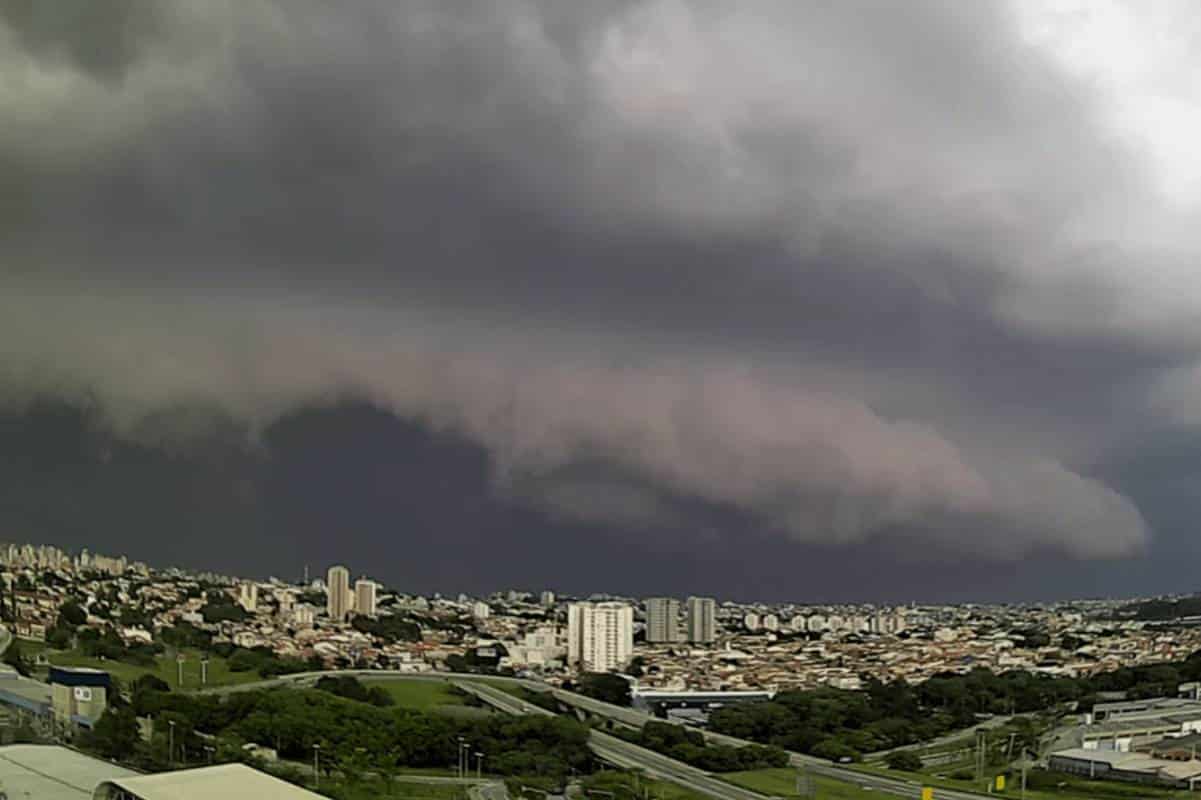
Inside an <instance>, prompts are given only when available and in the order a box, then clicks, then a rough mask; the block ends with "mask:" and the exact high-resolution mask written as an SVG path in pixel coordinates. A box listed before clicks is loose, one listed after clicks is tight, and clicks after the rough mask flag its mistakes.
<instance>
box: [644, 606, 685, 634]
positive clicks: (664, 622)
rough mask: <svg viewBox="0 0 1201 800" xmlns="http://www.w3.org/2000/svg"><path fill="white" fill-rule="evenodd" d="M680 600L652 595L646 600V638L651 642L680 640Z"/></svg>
mask: <svg viewBox="0 0 1201 800" xmlns="http://www.w3.org/2000/svg"><path fill="white" fill-rule="evenodd" d="M679 620H680V601H679V600H676V599H675V598H674V597H652V598H649V599H648V600H647V601H646V640H647V641H648V642H651V643H653V644H670V643H672V642H678V641H680V623H679Z"/></svg>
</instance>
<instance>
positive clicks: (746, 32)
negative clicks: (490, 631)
mask: <svg viewBox="0 0 1201 800" xmlns="http://www.w3.org/2000/svg"><path fill="white" fill-rule="evenodd" d="M29 8H30V7H29V6H28V4H21V3H15V4H14V3H7V4H5V5H3V6H0V22H2V23H3V24H0V54H3V55H0V69H4V70H5V72H6V74H11V75H15V76H17V78H16V80H14V81H13V82H11V83H10V84H8V85H7V88H0V111H2V112H4V115H5V118H6V119H11V120H12V121H13V122H12V124H11V125H6V126H5V130H4V131H0V210H9V211H12V212H13V213H9V214H3V215H0V233H2V234H3V237H0V241H3V244H0V258H2V259H3V261H2V262H0V263H2V264H3V266H0V280H2V281H4V284H5V286H6V288H7V291H6V292H5V293H4V296H3V298H0V311H2V312H3V314H2V315H0V334H3V335H2V336H0V370H2V372H0V375H2V376H3V379H4V385H5V386H6V387H7V391H6V392H5V393H4V394H5V395H6V396H7V399H8V400H9V401H10V402H12V403H17V404H20V403H22V402H25V401H26V400H27V399H28V398H29V397H30V396H32V395H33V394H34V393H36V392H39V391H55V392H60V393H72V392H75V393H80V392H93V393H95V394H96V395H97V396H99V397H100V398H101V399H102V401H103V403H104V407H105V409H106V411H107V413H108V414H109V416H110V418H111V422H112V424H113V425H114V426H115V427H116V428H118V429H120V430H122V431H125V432H126V433H128V434H130V435H133V434H134V433H135V432H136V431H138V430H139V429H140V428H139V426H140V425H141V424H142V421H143V420H144V419H145V418H146V416H147V415H151V414H155V413H158V412H160V410H161V409H162V408H164V407H166V408H173V407H179V406H188V405H189V404H195V403H197V402H203V403H208V404H212V405H213V406H215V407H220V408H223V409H226V410H227V411H229V412H230V413H232V414H234V415H236V417H237V418H239V419H241V420H244V421H246V422H247V423H248V424H249V425H250V426H251V427H252V428H253V427H255V426H259V427H261V426H262V425H265V424H266V423H267V422H268V421H269V420H271V419H274V418H275V417H277V416H278V415H279V414H281V413H283V412H284V411H286V410H287V409H289V408H293V407H295V406H296V405H297V404H301V403H314V402H315V403H321V402H327V401H329V400H330V399H332V398H334V397H337V396H338V395H339V394H340V393H343V392H355V393H359V394H362V395H365V396H367V397H369V398H370V399H372V400H373V401H374V402H376V403H378V404H379V405H381V406H383V407H386V408H389V409H391V410H393V411H395V412H396V413H397V414H400V415H403V416H405V417H406V418H412V419H419V420H424V421H427V422H429V423H430V424H432V425H434V426H438V427H445V428H451V429H454V430H456V431H459V432H462V433H466V434H468V435H470V436H471V437H473V438H474V439H475V440H476V441H479V442H481V443H483V444H485V445H486V446H487V447H488V448H489V450H490V452H491V453H492V454H493V457H494V462H495V465H496V470H497V473H496V480H497V483H498V489H499V490H501V491H509V492H513V493H515V494H518V495H521V496H523V497H527V498H528V499H530V500H531V501H533V502H539V501H540V500H541V502H544V503H545V504H547V505H548V506H549V507H552V508H555V509H557V510H560V511H565V510H566V511H571V510H573V509H574V510H575V512H579V513H583V514H584V515H585V516H588V517H589V518H595V517H597V516H598V515H599V516H602V517H605V516H607V517H608V518H610V519H616V520H617V522H618V523H631V522H632V521H634V520H637V519H643V518H645V517H647V516H648V515H649V516H655V515H660V514H672V513H676V512H675V511H673V510H672V508H673V506H672V504H671V503H670V502H669V501H665V500H664V497H670V496H682V497H695V498H699V499H701V500H703V501H705V502H709V503H714V504H717V505H720V506H725V507H730V508H734V509H738V510H739V511H743V512H746V513H748V514H750V515H751V516H752V517H753V518H754V519H756V520H758V521H759V522H760V524H761V525H762V526H764V527H765V528H768V529H772V530H778V531H781V532H783V533H784V534H785V535H788V536H791V537H794V538H797V539H800V540H802V541H821V542H824V541H839V542H856V541H862V540H864V539H865V538H870V537H874V536H890V535H891V536H897V537H902V538H906V539H913V538H917V539H923V538H925V539H930V540H932V541H934V542H935V543H936V544H937V545H938V546H939V547H941V548H946V549H950V550H957V551H967V552H973V553H985V554H987V555H989V556H990V557H1000V558H1013V557H1018V556H1020V555H1022V554H1024V553H1027V552H1029V551H1030V550H1032V549H1034V548H1038V547H1044V546H1045V547H1050V548H1053V549H1059V550H1063V551H1065V552H1067V553H1069V554H1071V555H1073V556H1081V557H1089V556H1103V557H1109V556H1118V555H1123V554H1126V553H1131V552H1135V551H1138V550H1139V549H1140V548H1141V547H1143V546H1144V545H1145V544H1146V542H1147V540H1148V531H1147V528H1146V525H1145V523H1144V522H1143V520H1142V518H1141V516H1140V514H1139V511H1138V510H1137V509H1135V507H1134V506H1133V504H1131V503H1130V502H1129V501H1128V500H1126V499H1125V498H1123V497H1122V496H1121V495H1120V494H1117V493H1115V492H1114V491H1113V490H1112V489H1110V488H1108V487H1106V486H1105V485H1103V484H1102V483H1100V482H1098V481H1097V480H1095V479H1094V478H1092V477H1090V475H1089V469H1088V464H1089V460H1090V458H1091V457H1092V456H1093V455H1094V454H1095V452H1096V451H1097V449H1099V448H1103V447H1104V446H1105V445H1106V444H1108V443H1109V442H1111V441H1114V440H1116V439H1120V437H1121V436H1122V435H1123V434H1124V433H1125V432H1126V431H1127V430H1128V429H1137V428H1139V427H1140V426H1142V425H1144V424H1145V420H1146V415H1147V409H1146V408H1145V404H1144V395H1145V393H1146V391H1147V376H1148V375H1158V374H1160V373H1161V372H1162V371H1163V370H1167V369H1173V368H1181V367H1183V366H1184V365H1187V364H1189V363H1190V362H1191V361H1193V360H1196V359H1197V352H1196V348H1195V347H1194V346H1193V345H1192V344H1191V343H1190V338H1189V333H1190V332H1192V331H1193V330H1194V327H1193V326H1194V317H1195V315H1194V314H1193V312H1192V309H1191V308H1190V307H1189V305H1188V304H1184V303H1180V304H1177V305H1176V306H1173V307H1172V308H1171V309H1170V311H1171V313H1169V314H1166V315H1164V314H1159V313H1157V311H1158V310H1160V309H1161V308H1162V305H1161V303H1160V298H1162V296H1163V293H1162V292H1161V291H1160V289H1158V288H1155V287H1151V288H1146V287H1134V288H1131V286H1130V266H1129V265H1130V264H1132V263H1140V264H1142V265H1144V268H1145V269H1150V270H1152V271H1155V274H1160V275H1164V276H1176V275H1179V274H1181V269H1180V267H1178V266H1176V263H1177V262H1176V260H1175V259H1176V258H1178V256H1176V255H1175V254H1174V253H1169V254H1168V255H1166V256H1165V255H1164V254H1163V252H1162V251H1151V250H1149V249H1148V248H1147V247H1145V246H1144V245H1145V242H1146V240H1147V238H1148V236H1149V235H1150V233H1152V232H1155V231H1162V230H1163V229H1164V227H1165V226H1167V228H1169V229H1171V231H1172V236H1170V237H1168V241H1169V243H1170V244H1171V248H1169V249H1171V250H1173V251H1174V252H1184V253H1188V252H1190V251H1189V248H1190V247H1191V246H1192V245H1193V242H1191V241H1190V238H1189V235H1188V234H1187V233H1180V232H1178V231H1177V229H1176V228H1175V227H1173V226H1174V225H1175V223H1173V222H1171V218H1172V213H1171V212H1169V211H1164V212H1163V214H1162V215H1159V216H1156V214H1155V213H1154V210H1155V209H1158V208H1160V207H1161V205H1162V204H1160V203H1159V202H1158V200H1157V199H1156V188H1155V179H1154V175H1153V174H1152V172H1151V171H1150V169H1149V168H1148V167H1147V165H1146V163H1145V160H1144V159H1143V158H1142V156H1141V154H1140V152H1139V151H1138V149H1137V148H1135V147H1133V146H1132V145H1131V143H1130V142H1129V141H1128V140H1127V139H1125V138H1123V137H1122V136H1120V135H1119V134H1118V133H1115V132H1114V130H1113V129H1112V128H1111V127H1110V126H1108V125H1107V124H1106V122H1105V113H1104V112H1105V106H1104V104H1103V101H1102V98H1099V97H1098V96H1096V94H1095V93H1094V92H1092V91H1091V90H1090V88H1089V86H1088V85H1087V84H1085V83H1082V82H1080V81H1078V80H1076V79H1074V78H1073V77H1072V76H1071V75H1069V74H1068V73H1067V72H1065V71H1064V70H1063V69H1062V68H1061V67H1060V66H1059V65H1057V64H1056V63H1055V62H1054V61H1053V59H1051V58H1050V57H1049V56H1047V55H1046V54H1045V53H1043V52H1041V51H1039V50H1037V49H1035V48H1034V47H1033V45H1031V44H1030V43H1028V42H1027V41H1026V40H1025V39H1024V38H1023V35H1022V32H1021V28H1020V25H1019V21H1018V19H1017V18H1016V17H1015V16H1014V15H1013V14H1012V13H1011V10H1010V9H1009V7H1007V6H1006V5H1003V4H999V3H977V4H971V5H970V6H965V5H964V4H958V3H943V2H921V3H910V4H906V6H905V7H904V8H903V9H901V8H892V7H890V6H888V5H886V4H879V5H877V4H868V5H865V4H834V5H831V4H823V3H809V4H797V3H786V2H769V3H762V4H756V5H754V6H746V7H742V6H738V5H732V4H727V3H717V2H684V0H651V1H650V2H607V3H591V4H588V7H587V8H586V9H565V8H563V7H561V6H560V5H558V4H552V3H542V2H535V1H534V0H505V1H504V2H499V3H498V2H492V3H463V4H446V3H438V2H408V3H401V4H395V3H383V2H378V3H377V2H364V3H360V4H356V7H355V10H354V13H348V12H347V11H346V9H343V8H337V9H336V8H333V7H331V6H327V5H326V4H323V3H287V4H284V3H275V2H268V0H258V1H257V2H246V3H239V4H236V5H219V4H218V5H211V4H205V5H201V6H193V5H192V4H177V5H172V4H165V5H161V6H160V5H158V4H156V9H157V10H156V11H154V12H153V13H151V12H149V11H148V10H146V9H142V8H141V7H140V6H139V4H137V3H126V4H122V6H121V8H120V9H116V8H114V9H112V10H111V11H109V12H108V16H106V17H105V19H104V22H103V24H96V25H84V24H78V23H79V21H80V19H81V18H75V19H74V20H72V19H71V18H70V17H68V16H67V11H68V10H69V9H67V7H64V10H63V11H62V12H61V13H62V16H53V17H42V16H31V13H30V11H29ZM76 13H79V14H83V13H85V12H84V11H82V10H80V9H77V10H76ZM86 13H87V14H95V13H99V12H96V11H95V10H89V11H87V12H86ZM100 54H103V56H104V57H103V58H102V57H101V56H100ZM4 218H7V219H8V221H9V224H8V225H6V224H5V222H4V221H3V220H4ZM1115 219H1128V220H1130V221H1131V225H1135V226H1137V229H1135V230H1122V231H1116V232H1115V229H1114V228H1113V226H1112V224H1111V223H1112V222H1113V220H1115ZM1164 220H1167V221H1166V222H1165V221H1164ZM1098 252H1103V253H1104V254H1105V256H1106V257H1105V258H1098V257H1096V254H1097V253H1098ZM1193 252H1195V251H1193ZM597 461H600V462H604V463H606V464H609V465H610V466H611V467H612V468H614V469H617V470H619V471H621V473H622V474H623V475H626V476H627V480H626V482H623V483H618V484H605V483H603V482H602V483H596V482H592V481H591V480H590V479H589V480H585V481H581V480H580V479H579V478H578V476H576V473H575V472H574V470H575V469H577V468H578V465H579V464H581V463H593V462H597ZM531 487H534V488H531ZM537 487H542V488H541V490H539V489H538V488H537ZM539 491H541V492H542V494H541V497H539ZM606 512H607V513H606ZM573 513H574V512H573Z"/></svg>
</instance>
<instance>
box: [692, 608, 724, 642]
mask: <svg viewBox="0 0 1201 800" xmlns="http://www.w3.org/2000/svg"><path fill="white" fill-rule="evenodd" d="M716 639H717V601H716V600H714V599H713V598H712V597H689V598H688V641H690V642H692V643H694V644H713V642H714V641H715V640H716Z"/></svg>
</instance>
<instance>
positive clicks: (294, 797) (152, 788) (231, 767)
mask: <svg viewBox="0 0 1201 800" xmlns="http://www.w3.org/2000/svg"><path fill="white" fill-rule="evenodd" d="M106 786H108V787H115V788H119V789H122V790H124V791H125V792H128V793H129V794H132V795H134V796H136V797H139V798H141V800H266V798H270V799H271V800H325V798H324V797H323V796H322V795H319V794H315V793H313V792H310V791H309V790H308V789H302V788H300V787H299V786H293V785H292V784H290V783H288V782H286V781H281V780H280V779H279V778H273V777H272V776H270V775H267V774H266V773H263V772H259V771H258V770H256V769H252V768H250V767H248V766H246V765H245V764H221V765H218V766H215V767H200V768H199V769H183V770H178V771H176V772H160V773H159V774H157V775H140V776H136V777H126V778H115V779H111V780H108V781H106ZM103 788H104V787H98V789H97V792H96V796H97V797H104V796H105V795H104V793H103V792H102V791H101V789H103Z"/></svg>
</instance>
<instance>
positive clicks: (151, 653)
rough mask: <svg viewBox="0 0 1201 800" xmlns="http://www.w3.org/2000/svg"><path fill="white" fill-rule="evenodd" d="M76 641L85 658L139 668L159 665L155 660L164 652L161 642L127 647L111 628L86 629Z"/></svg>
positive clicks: (79, 634) (78, 635)
mask: <svg viewBox="0 0 1201 800" xmlns="http://www.w3.org/2000/svg"><path fill="white" fill-rule="evenodd" d="M75 640H76V642H77V646H78V647H79V651H80V652H81V653H83V654H84V655H85V656H88V657H90V658H104V659H109V660H111V661H124V662H126V663H127V664H134V665H136V666H139V667H153V666H154V665H155V664H156V663H157V662H156V661H155V659H156V658H157V657H158V655H159V654H160V653H162V652H163V650H164V647H163V645H162V644H161V643H159V642H152V643H149V644H147V643H135V644H128V645H127V644H126V643H125V640H123V639H122V638H121V637H120V635H118V634H117V632H116V631H115V630H113V629H112V628H111V627H109V628H105V629H104V630H103V631H100V630H97V629H95V628H84V629H83V630H81V631H79V633H78V634H76V637H75Z"/></svg>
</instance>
